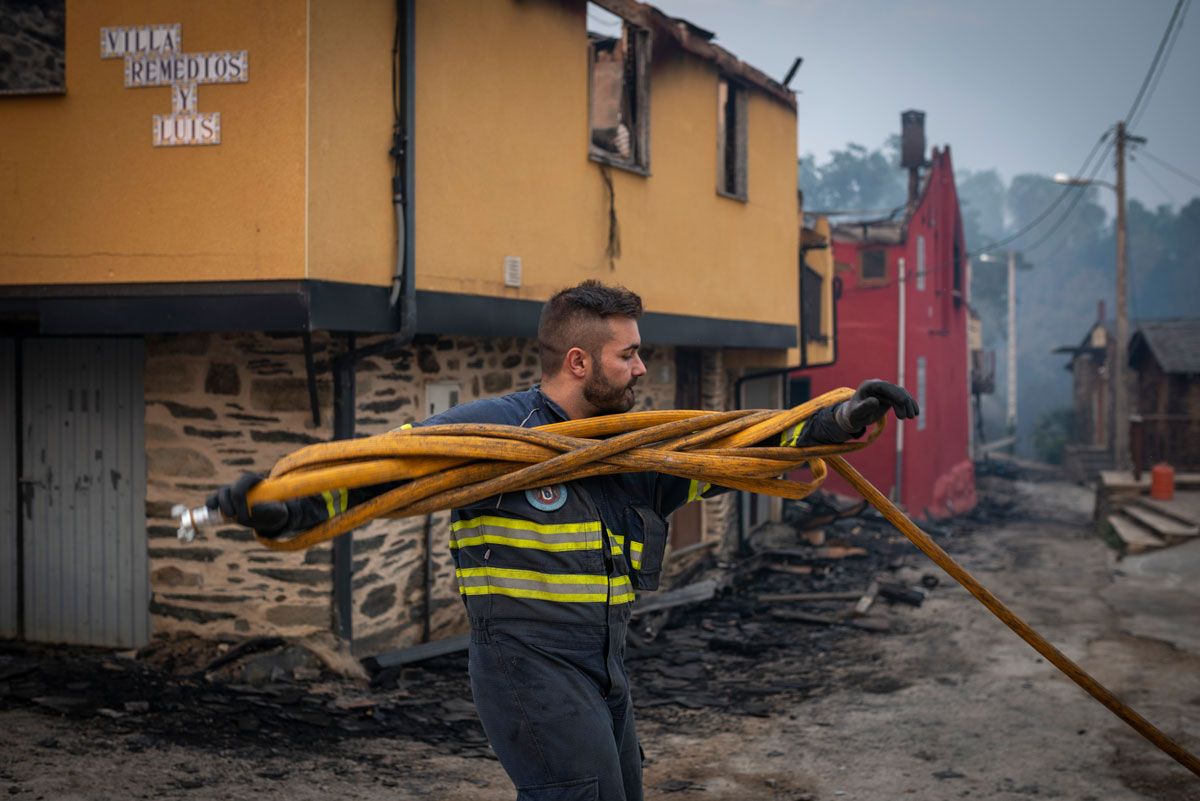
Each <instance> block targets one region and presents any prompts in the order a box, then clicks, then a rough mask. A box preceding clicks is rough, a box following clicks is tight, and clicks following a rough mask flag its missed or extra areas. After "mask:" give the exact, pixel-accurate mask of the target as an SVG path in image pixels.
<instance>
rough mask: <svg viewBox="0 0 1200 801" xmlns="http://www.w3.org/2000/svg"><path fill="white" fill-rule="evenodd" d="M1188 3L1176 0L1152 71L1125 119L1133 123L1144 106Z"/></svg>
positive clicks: (1151, 67)
mask: <svg viewBox="0 0 1200 801" xmlns="http://www.w3.org/2000/svg"><path fill="white" fill-rule="evenodd" d="M1187 2H1188V0H1176V2H1175V10H1174V11H1172V12H1171V19H1170V20H1169V21H1168V22H1167V29H1166V31H1164V32H1163V35H1162V39H1161V40H1160V41H1159V43H1158V49H1157V50H1155V51H1154V58H1153V60H1151V62H1150V69H1149V70H1147V71H1146V77H1145V78H1143V79H1142V85H1141V87H1140V88H1139V89H1138V93H1137V96H1136V97H1134V98H1133V105H1132V106H1130V107H1129V111H1127V112H1126V113H1125V119H1127V120H1130V121H1132V120H1133V116H1134V115H1135V114H1137V111H1138V106H1140V105H1141V104H1142V98H1143V97H1144V96H1145V94H1146V88H1147V87H1148V86H1149V85H1150V81H1151V80H1152V79H1153V78H1154V75H1155V72H1156V71H1157V70H1158V63H1159V60H1160V59H1162V56H1163V52H1164V51H1165V50H1166V48H1167V42H1168V41H1169V40H1170V39H1171V33H1172V31H1174V30H1175V23H1176V22H1178V21H1179V14H1180V12H1181V11H1183V7H1184V5H1186V4H1187ZM1164 63H1165V62H1164Z"/></svg>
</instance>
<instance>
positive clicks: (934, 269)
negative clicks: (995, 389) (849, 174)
mask: <svg viewBox="0 0 1200 801" xmlns="http://www.w3.org/2000/svg"><path fill="white" fill-rule="evenodd" d="M921 238H924V242H925V244H924V247H925V280H924V288H923V289H919V288H918V286H919V283H918V276H917V267H918V256H917V252H918V247H919V245H918V241H919V240H920V239H921ZM956 242H957V245H958V260H959V262H960V264H959V268H958V269H959V271H960V277H959V281H958V284H959V290H958V292H959V293H961V294H959V295H957V296H956V290H955V278H954V273H955V256H956V254H955V244H956ZM862 247H864V246H863V245H860V244H858V243H855V242H846V241H838V235H837V232H836V229H835V232H834V245H833V248H834V261H835V262H836V263H837V264H840V265H852V269H843V270H840V271H839V272H838V276H839V277H840V278H841V280H842V296H841V299H840V300H839V301H838V311H837V313H838V330H837V337H838V339H837V350H838V357H837V362H836V363H835V364H834V365H833V366H831V367H824V368H820V369H813V370H805V371H801V372H799V373H796V375H798V376H807V377H808V378H809V380H810V381H811V382H812V384H811V386H812V394H813V395H814V396H816V395H819V394H820V393H822V392H826V391H828V390H830V389H835V388H837V387H843V386H846V387H856V386H858V385H859V384H860V383H861V382H862V381H864V380H866V379H868V378H882V379H884V380H886V381H892V382H898V370H897V356H898V338H899V336H898V334H899V331H898V328H899V313H900V310H899V289H900V282H899V275H900V270H901V268H902V267H903V270H904V276H905V280H904V294H905V305H906V308H905V343H906V352H905V377H904V380H903V384H904V386H905V388H906V389H908V391H909V392H911V393H912V395H913V397H916V398H917V399H918V402H920V404H921V418H920V424H918V422H917V421H908V422H905V423H904V424H903V427H904V433H903V438H904V441H903V450H902V453H903V460H902V464H903V467H902V473H901V476H900V484H901V493H900V500H901V502H902V503H903V505H904V506H905V507H906V508H907V510H908V511H909V512H910V513H911V514H913V515H914V516H918V517H947V516H949V515H953V514H960V513H962V512H965V511H967V510H969V509H971V508H973V507H974V506H975V478H974V470H973V468H972V464H971V459H970V454H969V425H970V417H969V413H968V401H969V393H968V374H967V303H966V301H967V297H966V288H967V266H966V247H965V243H964V242H963V239H962V220H961V216H960V214H959V207H958V194H957V192H956V191H955V187H954V170H953V167H952V164H951V161H950V149H949V148H948V147H947V148H945V149H943V150H938V149H937V148H934V150H933V155H932V164H931V166H930V167H929V175H928V183H927V185H926V188H925V191H924V194H923V195H922V197H921V200H920V202H919V204H918V206H917V209H916V211H915V213H914V214H913V215H912V217H911V218H910V219H909V220H908V226H907V234H906V236H905V237H904V240H903V241H902V242H901V243H900V244H896V245H889V246H886V251H887V256H886V260H887V278H886V281H885V282H884V283H883V284H882V285H879V286H874V285H872V286H861V285H860V284H859V279H858V276H859V271H858V264H859V250H860V249H861V248H862ZM867 247H874V246H872V245H868V246H867ZM922 358H923V359H924V362H925V391H924V397H923V398H921V397H920V396H919V381H918V364H919V361H920V360H921V359H922ZM896 428H897V426H896V420H895V418H892V417H889V420H888V429H887V431H885V432H884V434H883V435H882V436H881V437H880V438H879V439H878V440H876V442H875V444H874V445H872V446H871V447H869V448H867V449H866V450H864V451H862V452H860V453H857V454H852V455H851V456H850V457H849V458H848V461H850V463H851V464H853V465H854V466H855V467H856V468H857V469H858V470H859V471H860V472H862V473H863V475H865V476H866V477H867V478H868V479H870V480H871V482H872V483H873V484H875V485H876V486H877V487H879V488H880V489H881V490H882V491H883V492H884V493H885V494H889V495H892V497H895V487H896V461H897V443H896ZM826 487H827V488H829V489H832V490H833V491H835V492H840V493H843V494H847V495H853V494H855V493H854V491H853V490H852V489H851V488H850V487H849V486H848V485H847V484H845V482H843V481H842V480H841V479H840V478H838V477H831V478H830V479H829V480H828V481H827V484H826Z"/></svg>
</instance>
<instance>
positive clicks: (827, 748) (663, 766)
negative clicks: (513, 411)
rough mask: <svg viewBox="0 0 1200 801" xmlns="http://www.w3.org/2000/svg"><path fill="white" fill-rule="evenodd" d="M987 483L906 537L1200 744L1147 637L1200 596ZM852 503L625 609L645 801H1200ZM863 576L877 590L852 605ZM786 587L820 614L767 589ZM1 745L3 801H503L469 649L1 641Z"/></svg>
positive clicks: (1190, 675)
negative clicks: (676, 595)
mask: <svg viewBox="0 0 1200 801" xmlns="http://www.w3.org/2000/svg"><path fill="white" fill-rule="evenodd" d="M989 472H991V473H993V474H992V475H984V476H981V478H980V488H981V503H980V505H979V507H978V508H977V509H976V510H975V511H974V512H973V513H972V514H970V515H967V516H965V517H962V518H958V519H956V520H954V521H949V522H942V523H939V524H937V525H929V526H927V527H926V530H927V531H929V533H931V534H932V535H933V536H934V538H935V539H936V540H937V541H938V542H939V544H941V545H942V546H943V547H944V548H946V549H947V550H948V551H950V552H951V553H952V554H953V555H955V557H956V558H958V559H960V560H961V561H962V562H963V563H964V564H965V566H966V567H967V568H968V569H969V570H971V571H972V572H974V573H975V574H976V576H977V577H978V578H979V579H980V580H981V581H983V583H984V584H985V585H988V586H989V587H990V588H992V589H993V590H994V591H996V592H997V594H999V595H1000V596H1001V597H1002V598H1004V599H1005V600H1007V601H1008V602H1009V603H1010V604H1011V605H1012V606H1013V607H1014V608H1015V609H1016V610H1017V611H1018V613H1020V614H1022V615H1024V616H1025V617H1026V618H1027V620H1029V622H1030V623H1032V624H1033V625H1034V626H1035V627H1037V628H1039V629H1040V630H1042V632H1043V633H1044V634H1045V635H1046V636H1047V637H1049V638H1050V639H1051V641H1053V642H1055V643H1056V644H1058V645H1059V646H1060V647H1062V648H1063V650H1065V651H1066V652H1067V653H1068V654H1069V655H1071V656H1072V657H1073V658H1075V659H1077V661H1079V662H1081V663H1082V664H1083V665H1084V667H1085V668H1087V669H1089V670H1091V671H1092V672H1093V673H1094V674H1095V675H1096V676H1097V677H1098V678H1099V679H1100V680H1101V681H1103V682H1105V683H1107V684H1109V686H1111V687H1112V689H1114V690H1115V691H1116V692H1118V694H1120V695H1122V697H1124V698H1125V700H1127V701H1129V702H1130V703H1132V704H1133V705H1134V706H1135V707H1136V708H1138V709H1139V710H1140V711H1142V712H1143V713H1144V714H1146V715H1147V717H1149V718H1150V719H1151V720H1152V721H1155V722H1156V723H1157V724H1158V725H1160V726H1161V727H1162V728H1163V729H1165V730H1166V731H1167V732H1168V733H1169V734H1172V735H1173V736H1176V737H1177V738H1178V739H1180V740H1181V741H1182V742H1183V743H1184V744H1185V745H1189V746H1190V747H1191V748H1192V749H1193V750H1195V749H1197V748H1198V747H1200V644H1197V643H1192V642H1191V641H1190V640H1189V639H1188V638H1186V637H1185V638H1182V639H1180V640H1178V641H1172V638H1171V637H1170V636H1169V635H1168V636H1166V637H1165V638H1164V635H1163V632H1164V631H1167V632H1170V631H1174V630H1175V629H1176V628H1178V629H1180V630H1186V628H1187V626H1188V622H1187V619H1186V611H1185V610H1186V609H1188V608H1191V609H1193V610H1194V609H1195V608H1200V607H1197V606H1196V605H1192V606H1189V603H1191V602H1192V601H1195V602H1196V603H1198V604H1200V596H1192V595H1188V594H1186V593H1187V592H1189V590H1188V589H1187V587H1186V582H1182V583H1181V582H1172V581H1171V580H1170V577H1167V578H1162V577H1158V578H1157V579H1156V577H1155V575H1154V571H1153V570H1151V571H1149V573H1148V574H1146V573H1147V572H1146V571H1129V570H1126V569H1125V567H1124V563H1118V562H1116V560H1115V556H1114V554H1113V553H1112V552H1111V551H1110V550H1109V549H1108V548H1107V547H1106V546H1105V545H1104V543H1103V542H1102V541H1101V540H1100V539H1099V538H1097V537H1096V536H1095V535H1094V533H1093V532H1092V529H1091V526H1090V498H1091V496H1090V493H1089V492H1088V491H1087V490H1085V489H1083V488H1080V487H1075V486H1071V485H1068V484H1065V483H1059V482H1056V481H1052V480H1047V479H1046V478H1045V477H1041V478H1039V479H1038V480H1036V481H1029V480H1022V477H1021V476H1020V475H1018V474H1015V473H1013V472H1012V471H1011V470H1004V469H999V470H997V469H993V470H991V471H989ZM855 511H856V510H855V509H852V508H848V507H847V506H845V505H844V504H843V505H840V506H839V505H835V506H831V505H828V504H825V503H823V502H821V501H819V500H818V501H816V502H814V503H812V504H809V505H801V506H798V507H793V508H792V509H790V510H789V520H790V523H789V524H786V525H776V526H772V527H768V528H765V529H761V530H760V531H758V532H756V534H755V536H754V537H753V538H752V540H751V543H750V545H751V550H752V551H753V552H754V555H753V556H748V557H746V558H743V559H739V560H737V561H736V562H733V563H728V564H722V565H718V564H716V563H715V562H714V560H712V559H711V558H709V559H708V560H700V561H697V562H696V563H695V564H694V565H693V567H692V568H691V569H690V571H689V575H688V576H685V577H684V578H686V579H690V580H697V579H700V578H708V579H712V578H714V577H715V578H716V579H718V580H719V583H720V585H721V589H720V591H719V593H718V594H717V596H716V597H714V598H712V599H711V600H708V601H705V602H702V603H699V604H695V605H691V606H687V607H681V608H676V609H673V610H670V611H669V612H660V613H652V614H647V615H643V616H642V617H640V618H639V619H638V625H637V626H636V627H635V630H634V634H633V637H632V638H631V641H630V643H629V654H628V656H627V664H628V667H629V671H630V675H631V683H632V685H633V690H634V694H635V702H636V708H637V714H638V718H639V732H640V735H641V738H642V741H643V746H644V747H645V750H646V753H647V764H646V786H647V797H648V798H686V797H692V798H698V799H790V800H791V801H801V799H807V800H809V801H812V800H813V799H843V798H845V799H893V798H904V797H913V798H922V799H940V798H946V799H951V798H969V797H976V798H999V799H1026V798H1029V797H1039V796H1040V797H1049V798H1055V797H1058V798H1071V799H1088V798H1091V799H1096V801H1099V800H1100V799H1104V801H1109V799H1169V800H1171V801H1173V800H1174V799H1185V798H1197V797H1200V783H1198V782H1196V781H1195V780H1194V779H1192V778H1191V777H1190V774H1188V773H1187V772H1186V771H1184V770H1183V769H1182V768H1179V767H1178V766H1176V765H1175V764H1174V763H1173V762H1172V761H1171V760H1170V759H1169V758H1167V757H1165V756H1164V755H1162V754H1160V753H1158V752H1157V751H1156V750H1154V749H1153V747H1152V746H1150V745H1149V744H1148V743H1145V742H1144V741H1143V740H1141V738H1140V737H1138V736H1137V735H1136V734H1134V733H1133V732H1132V731H1131V730H1129V729H1128V728H1127V727H1126V726H1125V724H1123V723H1121V722H1120V721H1118V720H1117V719H1116V718H1114V717H1113V716H1112V715H1111V714H1110V713H1109V712H1107V710H1105V709H1103V708H1102V707H1100V706H1099V705H1098V704H1097V703H1095V702H1094V701H1092V700H1091V699H1090V698H1088V697H1087V696H1085V695H1084V694H1083V693H1082V691H1080V690H1078V689H1077V688H1076V687H1075V686H1074V685H1073V684H1071V683H1070V682H1069V681H1068V680H1067V679H1065V678H1064V677H1062V676H1061V674H1059V673H1058V672H1057V671H1056V670H1055V669H1054V668H1053V667H1051V666H1049V665H1047V664H1046V663H1045V662H1044V661H1042V660H1041V659H1040V658H1039V657H1038V656H1037V655H1036V654H1035V653H1034V652H1033V651H1032V650H1030V649H1029V648H1028V646H1026V645H1025V644H1024V643H1022V642H1020V641H1019V640H1018V639H1017V638H1016V637H1015V636H1014V635H1012V634H1011V633H1010V632H1009V631H1008V630H1007V629H1006V628H1004V627H1003V625H1002V624H1000V623H999V622H998V621H996V620H995V619H994V618H992V617H991V616H990V615H989V614H988V613H987V612H986V611H985V610H984V609H983V608H982V607H981V606H980V605H979V604H978V603H977V602H975V601H974V599H972V598H971V597H970V596H969V595H968V594H967V593H966V592H965V591H964V590H962V589H960V588H958V587H957V585H952V584H950V583H949V581H950V580H949V579H948V578H947V577H946V576H945V575H944V574H942V573H941V571H940V570H939V569H938V568H936V567H935V566H934V565H933V564H932V563H930V562H928V560H926V559H925V557H924V556H922V555H921V554H920V553H918V552H916V550H915V549H914V548H913V547H912V546H911V545H910V544H909V543H908V541H907V540H905V539H904V538H903V536H902V535H901V534H900V533H899V532H897V531H895V530H894V529H892V528H891V527H890V526H889V525H888V524H887V523H886V521H884V520H882V518H880V517H879V516H877V515H876V514H875V513H874V512H873V511H866V512H864V513H861V514H854V512H855ZM817 532H820V533H817ZM1174 561H1176V562H1178V561H1179V560H1178V559H1175V560H1174ZM1185 561H1186V560H1185ZM1198 563H1200V561H1198ZM1130 573H1137V575H1136V576H1132V575H1128V574H1130ZM873 581H874V582H877V585H878V584H879V583H882V585H883V587H884V589H885V590H886V592H884V593H880V594H879V595H877V596H876V600H875V601H874V603H873V605H872V606H871V607H870V609H869V611H867V612H866V614H864V615H862V616H861V617H856V616H853V615H852V614H851V612H852V610H853V608H854V607H855V605H856V601H855V600H853V599H852V598H853V596H856V595H858V594H860V593H863V592H865V591H866V590H867V588H868V587H869V585H871V583H872V582H873ZM1179 584H1183V585H1185V586H1183V587H1180V586H1176V585H1179ZM1181 592H1182V593H1185V594H1184V595H1183V596H1178V595H1171V594H1170V593H1181ZM787 593H805V594H810V595H811V594H814V593H824V594H831V593H841V594H842V595H843V597H842V598H839V599H836V600H804V601H789V600H777V599H774V598H771V597H770V596H771V595H779V594H787ZM1164 593H1167V595H1164ZM1173 616H1179V618H1180V619H1178V620H1175V619H1174V617H1173ZM1190 625H1191V626H1192V628H1193V629H1194V627H1195V616H1194V615H1192V618H1191V624H1190ZM235 649H236V650H235ZM0 748H2V750H3V754H4V758H3V760H0V792H6V793H7V795H8V797H10V798H15V799H43V800H44V799H74V798H79V799H84V798H87V799H101V798H114V799H117V798H121V799H125V798H131V797H132V798H190V799H229V798H243V797H255V798H258V797H266V798H275V797H278V798H289V799H304V798H310V797H311V798H328V797H329V796H330V795H331V794H332V795H335V796H337V797H339V798H363V799H383V798H392V799H400V798H447V799H459V798H461V799H484V798H511V797H512V796H513V795H514V793H513V791H512V789H511V786H510V785H509V784H508V781H507V779H506V777H505V776H504V774H503V771H502V770H501V769H500V767H499V765H498V763H497V762H496V761H495V759H494V757H493V756H492V754H491V751H490V749H489V748H488V746H487V742H486V738H485V737H484V735H483V730H482V728H481V727H480V725H479V723H478V720H477V718H476V716H475V713H474V710H473V707H472V705H471V702H470V692H469V687H468V682H467V672H466V657H465V654H456V655H451V656H446V657H440V658H437V659H434V660H429V661H427V662H424V663H421V664H420V665H413V666H406V667H403V668H398V669H391V670H385V671H383V672H381V673H378V674H376V675H375V676H374V677H373V679H372V680H371V681H370V682H368V681H365V680H356V679H348V678H344V677H340V676H336V675H334V674H332V673H330V672H329V671H328V670H325V669H323V667H322V665H321V663H320V661H319V660H317V659H316V658H315V657H314V656H313V654H312V653H310V652H308V651H306V650H305V649H303V648H301V647H298V646H296V645H289V644H286V643H280V642H274V641H269V640H267V641H255V642H252V643H249V644H248V645H246V646H242V647H241V648H240V649H239V648H237V646H233V647H231V646H230V645H229V644H224V645H223V644H219V643H211V642H204V641H200V640H195V639H172V640H167V639H161V640H156V641H155V642H154V643H153V644H152V645H151V646H149V647H147V648H146V649H143V650H142V651H141V652H139V653H137V654H130V653H114V652H111V651H99V650H88V649H79V648H51V647H40V646H35V645H30V644H22V643H0Z"/></svg>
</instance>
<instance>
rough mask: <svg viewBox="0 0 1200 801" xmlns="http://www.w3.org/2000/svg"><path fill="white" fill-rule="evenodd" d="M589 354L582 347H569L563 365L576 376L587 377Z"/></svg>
mask: <svg viewBox="0 0 1200 801" xmlns="http://www.w3.org/2000/svg"><path fill="white" fill-rule="evenodd" d="M590 359H591V356H589V355H588V352H587V351H586V350H584V349H583V348H571V349H570V350H569V351H567V355H566V357H565V358H564V360H563V366H564V367H565V369H566V370H567V372H569V373H570V374H571V375H573V376H575V377H576V378H580V379H582V378H587V375H588V363H589V361H590Z"/></svg>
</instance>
